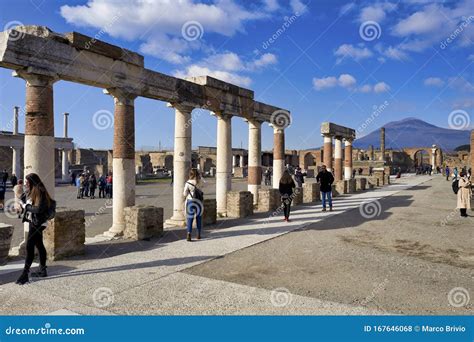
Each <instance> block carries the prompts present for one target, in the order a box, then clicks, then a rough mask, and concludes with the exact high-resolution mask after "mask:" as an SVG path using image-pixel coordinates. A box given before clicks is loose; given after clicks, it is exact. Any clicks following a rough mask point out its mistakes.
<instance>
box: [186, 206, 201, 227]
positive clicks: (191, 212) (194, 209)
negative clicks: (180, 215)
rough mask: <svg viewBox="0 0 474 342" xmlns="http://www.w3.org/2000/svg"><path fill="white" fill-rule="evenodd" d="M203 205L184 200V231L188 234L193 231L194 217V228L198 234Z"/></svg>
mask: <svg viewBox="0 0 474 342" xmlns="http://www.w3.org/2000/svg"><path fill="white" fill-rule="evenodd" d="M202 211H203V205H202V204H201V203H200V202H196V201H193V200H186V230H187V231H188V233H189V234H191V232H192V231H193V221H194V216H196V228H197V231H198V233H201V229H202Z"/></svg>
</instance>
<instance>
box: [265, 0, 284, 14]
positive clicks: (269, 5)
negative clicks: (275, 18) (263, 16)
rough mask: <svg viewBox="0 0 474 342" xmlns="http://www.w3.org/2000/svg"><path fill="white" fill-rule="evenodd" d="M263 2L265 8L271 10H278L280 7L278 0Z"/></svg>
mask: <svg viewBox="0 0 474 342" xmlns="http://www.w3.org/2000/svg"><path fill="white" fill-rule="evenodd" d="M263 2H264V4H265V8H266V9H267V10H268V11H270V12H273V11H276V10H277V9H279V8H280V4H279V3H278V0H264V1H263Z"/></svg>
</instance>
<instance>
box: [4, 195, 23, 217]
mask: <svg viewBox="0 0 474 342" xmlns="http://www.w3.org/2000/svg"><path fill="white" fill-rule="evenodd" d="M19 207H20V204H19V203H17V199H16V198H15V197H13V198H9V199H7V200H6V201H5V203H4V204H3V213H4V214H5V216H6V217H9V218H18V211H17V209H19Z"/></svg>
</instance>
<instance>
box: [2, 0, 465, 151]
mask: <svg viewBox="0 0 474 342" xmlns="http://www.w3.org/2000/svg"><path fill="white" fill-rule="evenodd" d="M1 6H2V9H1V12H0V28H3V29H5V28H10V27H12V26H14V25H15V24H17V23H21V24H25V25H28V24H34V25H45V26H48V27H49V28H50V29H52V30H53V31H56V32H60V33H64V32H70V31H78V32H81V33H83V34H86V35H89V36H94V35H97V34H99V35H100V39H101V40H104V41H107V42H109V43H112V44H116V45H119V46H122V47H125V48H128V49H130V50H133V51H136V52H139V53H141V54H143V55H144V56H145V66H146V67H147V68H149V69H153V70H156V71H160V72H163V73H167V74H171V75H176V76H179V77H185V76H191V75H195V76H197V75H200V74H203V73H206V74H210V75H211V76H215V77H217V78H221V79H223V80H226V81H229V82H233V83H236V84H239V85H242V86H244V87H247V88H250V89H252V90H254V91H255V98H256V99H257V100H259V101H263V102H266V103H269V104H273V105H276V106H279V107H283V108H286V109H288V110H290V111H291V113H292V116H293V123H292V126H291V127H289V128H288V129H287V130H286V133H287V135H286V145H287V148H291V149H304V148H310V147H315V146H320V144H321V137H320V134H319V133H318V132H319V126H320V124H321V122H323V121H332V122H335V123H340V124H342V125H346V126H349V127H353V128H355V129H357V130H358V134H359V135H366V134H368V133H370V132H371V131H372V130H374V129H377V128H378V127H380V126H381V125H383V124H385V123H387V122H390V121H394V120H400V119H403V118H406V117H417V118H420V119H423V120H425V121H427V122H430V123H432V124H435V125H438V126H441V127H451V128H457V129H469V128H472V122H471V117H472V115H473V114H474V2H473V1H468V0H465V1H453V2H449V1H425V0H405V1H380V2H378V1H360V2H357V4H353V3H352V2H346V1H329V0H327V1H316V0H312V1H306V0H289V1H288V0H264V1H237V0H216V1H192V0H183V1H180V2H178V1H160V0H156V1H133V0H115V1H112V0H89V1H87V0H84V1H79V0H77V1H62V0H58V1H47V0H31V1H30V0H15V1H13V0H3V1H2V2H1ZM186 27H188V28H191V29H192V28H195V29H196V30H197V31H192V30H190V31H186V30H185V28H186ZM3 29H2V30H3ZM193 33H197V35H196V36H193ZM272 37H273V38H272ZM24 87H25V84H24V81H23V80H21V79H15V78H13V77H11V71H10V70H7V69H3V68H1V69H0V114H1V115H0V126H1V127H2V129H7V125H8V123H9V122H10V120H11V115H12V108H13V106H15V105H18V106H21V107H23V106H24V99H25V92H24ZM54 89H55V93H54V95H55V100H54V105H55V124H56V127H55V131H56V135H61V134H62V113H63V112H66V111H67V112H70V114H71V115H70V129H69V132H70V133H69V134H70V136H71V137H73V138H74V140H75V141H76V142H77V143H78V144H79V146H81V147H94V148H110V147H111V146H112V139H113V130H112V128H111V127H110V128H107V129H97V128H96V127H97V125H96V124H95V123H94V114H95V113H97V112H98V111H113V100H112V98H110V97H109V96H106V95H104V94H103V93H102V90H101V89H98V88H92V87H86V86H82V85H77V84H73V83H70V82H65V81H60V82H58V83H56V84H55V86H54ZM135 111H136V147H137V149H140V148H142V147H145V148H155V149H156V148H158V145H159V144H161V146H162V147H164V148H172V145H173V131H174V114H173V111H172V110H171V109H169V108H167V107H166V104H165V103H162V102H159V101H152V100H148V99H143V98H140V99H138V100H136V108H135ZM195 115H197V118H196V120H194V122H193V146H198V145H211V146H215V144H216V120H215V118H214V117H212V116H210V115H209V114H208V113H207V112H205V113H196V114H195ZM232 124H233V147H240V146H243V147H244V148H245V147H247V141H248V129H247V124H246V123H245V122H244V121H243V120H242V119H240V118H234V119H232ZM23 129H24V121H23V120H21V121H20V131H23ZM262 144H263V148H264V149H271V147H272V130H271V128H270V127H269V126H268V125H265V126H264V128H263V138H262Z"/></svg>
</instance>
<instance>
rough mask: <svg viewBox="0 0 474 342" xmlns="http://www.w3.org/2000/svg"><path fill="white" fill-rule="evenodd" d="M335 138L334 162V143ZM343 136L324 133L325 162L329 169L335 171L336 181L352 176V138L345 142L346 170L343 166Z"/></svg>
mask: <svg viewBox="0 0 474 342" xmlns="http://www.w3.org/2000/svg"><path fill="white" fill-rule="evenodd" d="M333 138H334V164H333V159H332V157H333V151H332V149H333V143H332V140H333ZM342 140H343V138H342V137H339V136H335V137H333V136H332V135H330V134H324V135H323V162H324V165H326V168H327V170H328V171H333V172H334V178H335V180H336V181H338V180H343V179H351V178H352V140H351V139H345V142H344V146H345V148H344V172H343V168H342Z"/></svg>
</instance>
